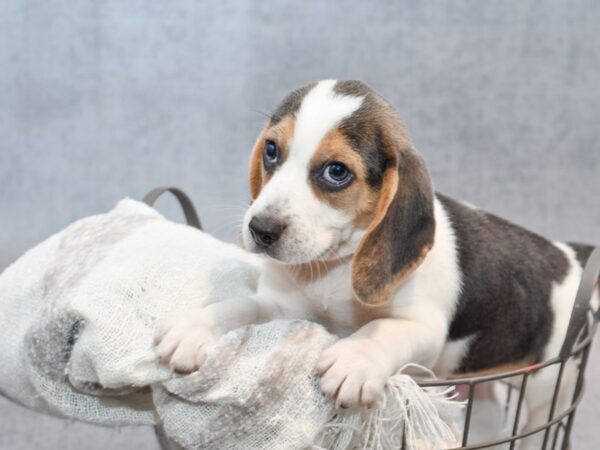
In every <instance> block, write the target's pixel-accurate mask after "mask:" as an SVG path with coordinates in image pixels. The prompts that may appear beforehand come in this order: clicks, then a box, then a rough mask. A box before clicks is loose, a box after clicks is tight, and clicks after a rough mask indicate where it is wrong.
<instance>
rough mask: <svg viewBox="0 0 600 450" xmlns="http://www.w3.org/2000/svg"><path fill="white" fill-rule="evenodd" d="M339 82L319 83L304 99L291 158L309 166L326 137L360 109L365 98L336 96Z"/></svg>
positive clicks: (292, 144) (297, 117)
mask: <svg viewBox="0 0 600 450" xmlns="http://www.w3.org/2000/svg"><path fill="white" fill-rule="evenodd" d="M336 83H337V81H336V80H324V81H320V82H319V83H317V85H316V86H315V87H314V88H312V89H311V90H310V91H309V92H308V94H306V96H305V97H304V99H303V100H302V104H301V105H300V109H299V110H298V112H297V113H296V125H295V127H294V135H293V137H292V142H291V145H290V150H291V151H290V159H293V160H301V161H302V162H305V163H306V164H308V162H309V161H310V158H311V157H312V155H313V154H314V152H315V150H316V148H317V146H318V145H319V143H320V142H321V140H322V139H323V138H324V137H325V135H326V134H327V133H328V132H329V131H330V130H331V129H332V128H333V127H335V126H336V125H337V124H338V123H339V122H340V121H341V120H343V119H345V118H346V117H349V116H350V115H352V113H354V111H356V110H357V109H358V108H360V105H362V102H363V97H353V96H348V95H342V94H336V93H335V92H334V90H333V89H334V88H335V85H336Z"/></svg>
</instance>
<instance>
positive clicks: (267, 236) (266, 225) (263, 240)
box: [248, 216, 285, 248]
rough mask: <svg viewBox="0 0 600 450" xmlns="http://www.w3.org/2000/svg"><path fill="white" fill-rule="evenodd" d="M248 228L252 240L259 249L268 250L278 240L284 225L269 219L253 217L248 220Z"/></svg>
mask: <svg viewBox="0 0 600 450" xmlns="http://www.w3.org/2000/svg"><path fill="white" fill-rule="evenodd" d="M248 228H249V229H250V234H251V235H252V239H254V242H256V244H257V245H258V246H259V247H262V248H269V247H272V246H273V244H275V243H276V242H277V241H278V240H279V238H280V237H281V234H282V233H283V230H284V229H285V225H284V224H283V223H281V222H280V221H278V220H276V219H273V218H271V217H259V216H254V217H253V218H252V220H250V223H249V224H248Z"/></svg>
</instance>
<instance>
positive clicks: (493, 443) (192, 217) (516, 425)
mask: <svg viewBox="0 0 600 450" xmlns="http://www.w3.org/2000/svg"><path fill="white" fill-rule="evenodd" d="M165 192H170V193H172V194H173V195H174V196H175V197H176V198H177V200H178V202H179V204H180V205H181V207H182V209H183V212H184V214H185V218H186V221H187V223H188V225H190V226H193V227H196V228H199V229H202V227H201V225H200V220H199V219H198V214H197V213H196V210H195V208H194V205H193V203H192V201H191V200H190V199H189V197H188V196H187V195H186V194H185V193H184V192H183V191H181V190H180V189H177V188H174V187H164V188H156V189H154V190H152V191H150V192H149V193H148V194H147V195H146V196H145V197H144V199H143V201H144V202H146V203H147V204H149V205H150V206H152V205H153V204H154V202H155V201H156V200H157V199H158V197H160V196H161V195H162V194H163V193H165ZM599 276H600V248H596V249H594V251H593V252H592V253H591V254H590V257H589V258H588V261H587V263H586V265H585V267H584V269H583V273H582V278H581V283H580V285H579V288H578V291H577V296H576V298H575V302H574V305H573V311H572V314H571V318H570V321H569V325H568V328H567V333H566V336H565V340H564V342H563V345H562V348H561V350H560V353H559V355H558V356H556V357H555V358H552V359H549V360H547V361H544V362H542V363H539V364H534V365H531V366H528V367H524V368H520V369H517V370H511V371H506V372H499V373H493V374H490V375H481V376H471V377H463V378H455V379H436V380H433V381H422V382H419V385H420V386H421V387H423V388H429V387H449V388H454V389H455V390H460V389H459V388H462V390H463V391H465V390H466V395H465V396H466V408H465V413H464V426H463V429H462V437H461V440H462V443H461V447H454V449H455V450H458V449H460V450H475V449H486V448H487V449H491V448H494V449H503V450H504V449H507V450H508V449H510V450H513V449H516V448H519V443H520V442H521V441H524V440H525V439H527V438H530V439H531V437H533V436H537V438H538V439H539V448H540V450H554V449H561V450H567V449H569V448H570V434H571V430H572V428H573V421H574V419H575V412H576V410H577V407H578V405H579V403H581V400H582V398H583V393H584V387H585V369H586V366H587V362H588V357H589V354H590V349H591V345H592V341H593V338H594V333H595V331H596V326H597V321H598V319H599V318H600V311H596V312H594V311H592V309H591V306H590V302H591V299H592V296H593V294H594V292H595V290H596V289H597V288H598V278H599ZM567 367H570V368H574V370H575V373H574V377H572V380H574V385H570V386H565V385H564V384H563V382H564V381H565V380H564V376H565V371H566V368H567ZM550 371H552V372H554V373H553V374H552V375H553V377H554V387H553V392H552V396H551V397H548V399H549V402H550V403H549V407H548V408H547V414H548V415H547V420H546V421H545V422H544V423H542V424H539V425H537V426H534V427H531V428H529V429H527V430H526V431H523V430H522V429H521V428H522V424H521V421H522V418H523V411H524V403H525V397H526V393H527V388H528V386H529V385H530V384H531V380H535V377H536V376H540V375H542V373H544V372H550ZM490 383H497V386H501V387H502V388H503V394H504V399H503V400H502V403H503V405H502V406H503V410H504V422H505V423H504V425H505V426H504V428H506V433H505V435H504V436H501V437H497V438H494V439H492V440H486V441H485V442H472V441H473V439H471V431H472V429H471V425H472V419H473V411H474V408H475V405H476V404H477V396H476V392H477V390H478V389H479V388H481V387H482V386H483V385H489V384H490ZM565 388H567V389H569V388H570V389H571V390H572V392H567V394H566V395H567V396H568V399H567V402H566V403H565V402H564V401H563V402H559V397H561V396H562V395H565V394H564V392H563V389H565ZM559 403H563V404H562V405H560V406H561V407H559ZM157 434H158V436H159V440H160V441H161V443H162V444H163V447H164V448H171V447H170V446H169V445H168V443H167V441H166V439H165V438H164V436H163V434H162V432H161V430H160V429H157ZM404 435H405V436H406V433H404ZM536 442H537V441H536ZM528 448H531V447H528ZM536 448H537V447H536ZM401 449H402V450H404V449H406V443H403V445H402V447H401ZM390 450H391V449H390Z"/></svg>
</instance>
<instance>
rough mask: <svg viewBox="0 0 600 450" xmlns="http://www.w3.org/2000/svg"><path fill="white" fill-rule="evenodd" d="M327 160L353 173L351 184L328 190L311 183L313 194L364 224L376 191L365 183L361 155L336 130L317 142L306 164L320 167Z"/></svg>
mask: <svg viewBox="0 0 600 450" xmlns="http://www.w3.org/2000/svg"><path fill="white" fill-rule="evenodd" d="M327 161H339V162H341V163H343V164H345V165H346V166H347V167H348V169H350V170H351V171H352V173H353V174H354V180H352V182H351V184H350V185H349V186H348V187H347V188H345V189H342V190H340V191H336V192H330V191H327V190H325V189H322V188H320V187H319V185H318V184H317V183H311V185H312V189H313V192H314V193H315V196H316V197H317V198H318V199H320V200H322V201H324V202H326V203H328V204H329V205H331V206H332V207H333V208H335V209H338V210H341V211H345V212H347V213H348V215H349V216H350V217H352V218H353V219H354V221H355V223H356V224H357V226H359V227H361V228H362V227H366V225H367V224H368V223H369V222H370V220H369V219H370V216H371V214H372V211H373V210H374V209H375V207H376V206H377V205H376V203H377V197H378V194H377V192H375V191H374V190H373V188H371V186H370V185H369V184H368V183H367V182H366V168H365V162H364V161H363V158H362V157H361V156H360V155H359V154H358V153H356V152H355V151H354V150H353V149H352V147H351V146H350V144H349V143H348V141H347V140H346V138H345V137H344V135H343V134H342V133H341V132H340V131H339V130H337V129H334V130H332V131H330V132H329V133H328V134H327V135H326V136H325V138H323V140H322V141H321V143H320V144H319V147H318V148H317V150H316V151H315V154H314V155H313V157H312V159H311V162H310V167H311V168H320V167H321V166H322V165H323V164H325V163H326V162H327Z"/></svg>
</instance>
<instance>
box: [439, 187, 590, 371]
mask: <svg viewBox="0 0 600 450" xmlns="http://www.w3.org/2000/svg"><path fill="white" fill-rule="evenodd" d="M437 197H438V199H439V200H440V201H441V203H442V205H443V206H444V208H445V210H446V212H447V213H448V215H449V218H450V221H451V224H452V227H453V229H454V233H455V236H456V244H457V250H458V257H459V264H460V269H461V272H462V290H461V295H460V299H459V302H458V305H457V308H456V311H455V314H454V317H453V319H452V322H451V325H450V330H449V336H448V338H449V340H450V341H456V340H458V339H462V338H467V337H470V338H471V343H470V346H469V350H468V352H467V353H466V355H465V356H464V358H463V361H462V363H461V365H460V367H459V370H458V371H459V372H472V371H480V370H485V369H489V368H494V367H497V366H501V365H505V364H512V363H520V362H531V363H534V362H539V361H540V360H541V359H542V358H543V357H544V355H543V350H544V347H545V345H546V343H547V342H548V339H549V337H550V334H551V331H552V327H553V321H554V313H553V310H552V306H551V294H552V285H553V283H558V284H560V283H561V282H562V281H563V280H564V279H565V277H566V275H567V273H568V272H569V260H568V259H567V257H566V256H565V254H564V253H563V252H562V251H561V250H560V249H559V248H557V247H556V246H555V245H554V244H553V243H552V242H550V241H548V240H546V239H544V238H543V237H541V236H539V235H537V234H535V233H532V232H531V231H528V230H526V229H524V228H522V227H519V226H517V225H514V224H512V223H510V222H508V221H506V220H504V219H501V218H499V217H497V216H494V215H493V214H489V213H486V212H484V211H481V210H478V209H474V208H470V207H468V206H466V205H463V204H461V203H459V202H457V201H455V200H452V199H450V198H448V197H446V196H443V195H440V194H438V195H437ZM588 248H589V249H590V250H589V251H591V247H586V246H580V248H579V249H575V250H576V252H577V253H578V255H580V256H579V257H580V258H582V259H583V258H586V253H587V256H589V251H588V250H587V249H588Z"/></svg>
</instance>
